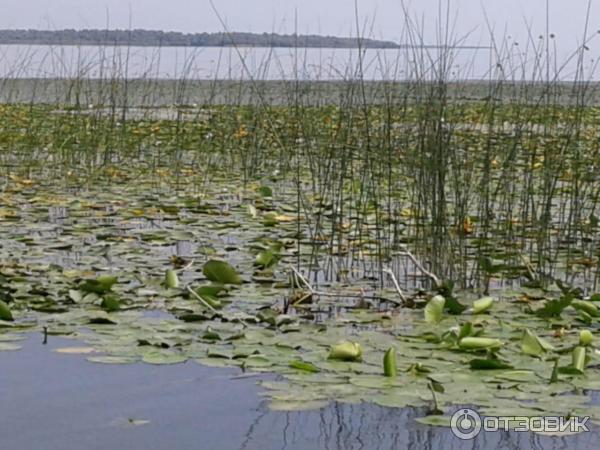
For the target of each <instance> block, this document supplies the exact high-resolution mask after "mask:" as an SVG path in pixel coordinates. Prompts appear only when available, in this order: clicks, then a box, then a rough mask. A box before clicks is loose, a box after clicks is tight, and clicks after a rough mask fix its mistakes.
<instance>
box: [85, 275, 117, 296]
mask: <svg viewBox="0 0 600 450" xmlns="http://www.w3.org/2000/svg"><path fill="white" fill-rule="evenodd" d="M117 281H118V279H117V277H115V276H112V275H100V276H99V277H98V278H96V279H94V280H85V281H83V282H82V283H81V284H80V285H79V289H80V290H81V291H83V292H93V293H95V294H104V293H106V292H108V291H110V290H111V288H112V287H113V285H114V284H115V283H116V282H117Z"/></svg>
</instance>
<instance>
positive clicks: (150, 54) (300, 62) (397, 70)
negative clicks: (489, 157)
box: [0, 45, 597, 81]
mask: <svg viewBox="0 0 600 450" xmlns="http://www.w3.org/2000/svg"><path fill="white" fill-rule="evenodd" d="M498 53H499V54H497V52H494V51H492V50H490V49H488V48H461V49H454V50H448V51H445V50H442V49H436V48H429V49H414V48H412V49H399V50H398V49H385V50H381V49H369V50H366V51H364V52H363V53H362V58H361V57H359V51H358V50H357V49H331V48H329V49H327V48H322V49H316V48H299V49H290V48H249V47H247V48H244V47H242V48H237V49H236V48H229V47H228V48H223V47H218V48H212V47H201V48H190V47H164V48H157V47H106V46H48V45H0V78H73V77H80V78H113V77H119V78H125V77H126V78H168V79H180V78H185V79H195V80H206V79H221V80H223V79H235V80H237V79H248V78H250V77H251V78H254V79H263V80H286V79H299V80H310V81H317V80H343V79H352V78H357V77H358V75H359V74H360V73H361V72H362V74H363V76H364V78H365V79H369V80H404V79H408V78H415V77H418V78H420V79H423V78H427V77H435V74H436V71H439V68H440V67H441V66H442V65H445V66H446V67H447V70H446V73H447V78H448V79H450V80H481V79H489V78H490V76H493V77H496V76H499V74H500V73H501V74H502V75H501V76H502V78H505V79H517V80H522V79H536V80H541V79H545V78H544V77H545V76H546V70H545V69H546V66H545V63H543V64H542V65H541V66H543V67H540V64H539V58H536V57H535V54H534V52H532V51H531V50H526V51H521V49H520V47H518V46H515V47H514V48H512V47H510V46H509V48H508V50H507V49H503V50H500V51H499V52H498ZM588 53H589V52H588ZM443 54H447V55H448V54H449V55H451V57H450V58H448V59H447V60H445V62H444V63H443V64H442V61H443V58H441V55H443ZM572 56H573V55H572V54H569V53H565V54H560V55H557V56H556V61H557V64H554V62H553V63H552V64H551V67H550V66H549V67H548V68H550V77H551V78H553V77H555V76H556V77H557V78H558V79H561V80H570V79H573V78H574V74H575V72H576V65H577V58H573V57H572ZM569 58H570V59H569ZM588 58H589V60H585V62H584V77H585V78H597V77H596V76H595V74H594V70H593V69H594V67H595V62H594V59H592V58H593V57H592V56H589V57H588ZM565 61H566V62H567V63H566V65H565V66H564V67H563V68H560V69H558V68H559V67H561V66H562V64H563V62H565ZM554 67H557V69H556V72H559V73H558V74H557V75H555V69H554Z"/></svg>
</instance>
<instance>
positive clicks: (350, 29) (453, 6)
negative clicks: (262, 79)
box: [0, 0, 600, 49]
mask: <svg viewBox="0 0 600 450" xmlns="http://www.w3.org/2000/svg"><path fill="white" fill-rule="evenodd" d="M548 1H549V3H550V19H551V26H550V32H551V33H553V34H554V35H555V36H556V42H558V43H559V45H560V46H562V47H565V48H575V46H576V45H577V44H578V43H580V42H581V40H582V35H583V29H584V25H585V17H586V9H587V3H588V1H589V0H548ZM448 2H449V4H450V6H449V8H450V16H451V22H452V24H453V30H454V36H457V37H458V36H460V37H462V36H467V39H466V40H465V43H466V44H472V45H476V44H481V43H485V44H487V43H489V32H488V27H487V25H486V21H485V18H484V17H485V14H484V11H485V13H486V14H487V17H488V18H489V21H490V24H491V25H492V26H493V28H494V30H495V33H496V35H497V36H498V37H500V38H502V37H506V36H510V37H511V39H514V40H516V41H519V40H520V41H521V42H523V41H526V40H527V36H528V32H527V29H528V26H527V24H530V27H531V30H532V34H533V35H535V37H536V38H537V37H538V36H539V35H541V34H544V33H545V29H546V25H545V24H546V13H545V11H546V0H442V3H443V4H444V5H445V4H447V3H448ZM404 3H405V5H406V8H407V10H408V11H409V13H410V15H411V17H413V19H415V20H417V19H418V20H419V21H421V20H423V22H422V23H423V28H424V29H425V30H426V32H425V38H426V40H427V41H428V43H435V40H436V38H435V30H436V22H437V18H438V17H439V12H438V6H439V0H404ZM591 3H592V8H591V14H590V17H591V19H590V24H589V29H590V34H593V33H595V32H596V30H597V29H600V14H598V13H600V0H591ZM214 4H215V6H216V9H217V10H218V12H219V14H220V15H221V17H222V18H223V20H224V21H225V22H226V24H227V27H228V29H229V30H230V31H252V32H272V31H275V32H281V33H292V32H293V31H294V29H295V17H296V15H297V21H298V27H297V28H298V31H299V32H300V33H315V34H326V35H340V36H349V35H355V34H356V15H355V3H354V0H214ZM358 17H359V23H360V24H361V28H363V30H364V31H363V34H366V35H369V36H370V37H374V38H378V39H390V40H395V41H401V40H402V36H403V33H402V29H403V24H404V14H403V9H402V0H358ZM107 23H108V27H109V28H129V27H130V25H131V27H132V28H146V29H155V30H158V29H161V30H168V31H183V32H202V31H207V32H214V31H222V30H223V25H222V24H221V23H220V21H219V20H218V18H217V15H216V14H215V12H214V11H213V9H212V8H211V5H210V1H209V0H129V1H127V0H2V12H1V14H0V28H9V29H14V28H38V29H62V28H75V29H79V28H106V26H107ZM365 24H366V25H365ZM596 40H597V41H598V44H596V47H597V48H598V49H600V35H598V38H597V39H596ZM594 42H595V41H592V42H591V43H590V45H589V46H590V47H593V46H594Z"/></svg>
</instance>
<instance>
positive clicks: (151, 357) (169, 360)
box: [142, 349, 187, 364]
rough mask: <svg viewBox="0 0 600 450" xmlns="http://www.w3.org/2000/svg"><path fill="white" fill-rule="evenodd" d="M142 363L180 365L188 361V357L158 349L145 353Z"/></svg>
mask: <svg viewBox="0 0 600 450" xmlns="http://www.w3.org/2000/svg"><path fill="white" fill-rule="evenodd" d="M142 361H144V362H145V363H148V364H179V363H183V362H185V361H187V356H185V355H181V354H178V353H174V352H170V351H166V350H158V349H157V350H150V351H147V352H144V354H143V355H142Z"/></svg>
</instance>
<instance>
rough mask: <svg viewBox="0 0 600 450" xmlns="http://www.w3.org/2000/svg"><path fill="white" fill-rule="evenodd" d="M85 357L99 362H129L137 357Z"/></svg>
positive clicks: (134, 360) (132, 361)
mask: <svg viewBox="0 0 600 450" xmlns="http://www.w3.org/2000/svg"><path fill="white" fill-rule="evenodd" d="M86 359H87V360H88V361H90V362H93V363H100V364H131V363H134V362H136V361H137V358H134V357H131V356H89V357H88V358H86Z"/></svg>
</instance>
